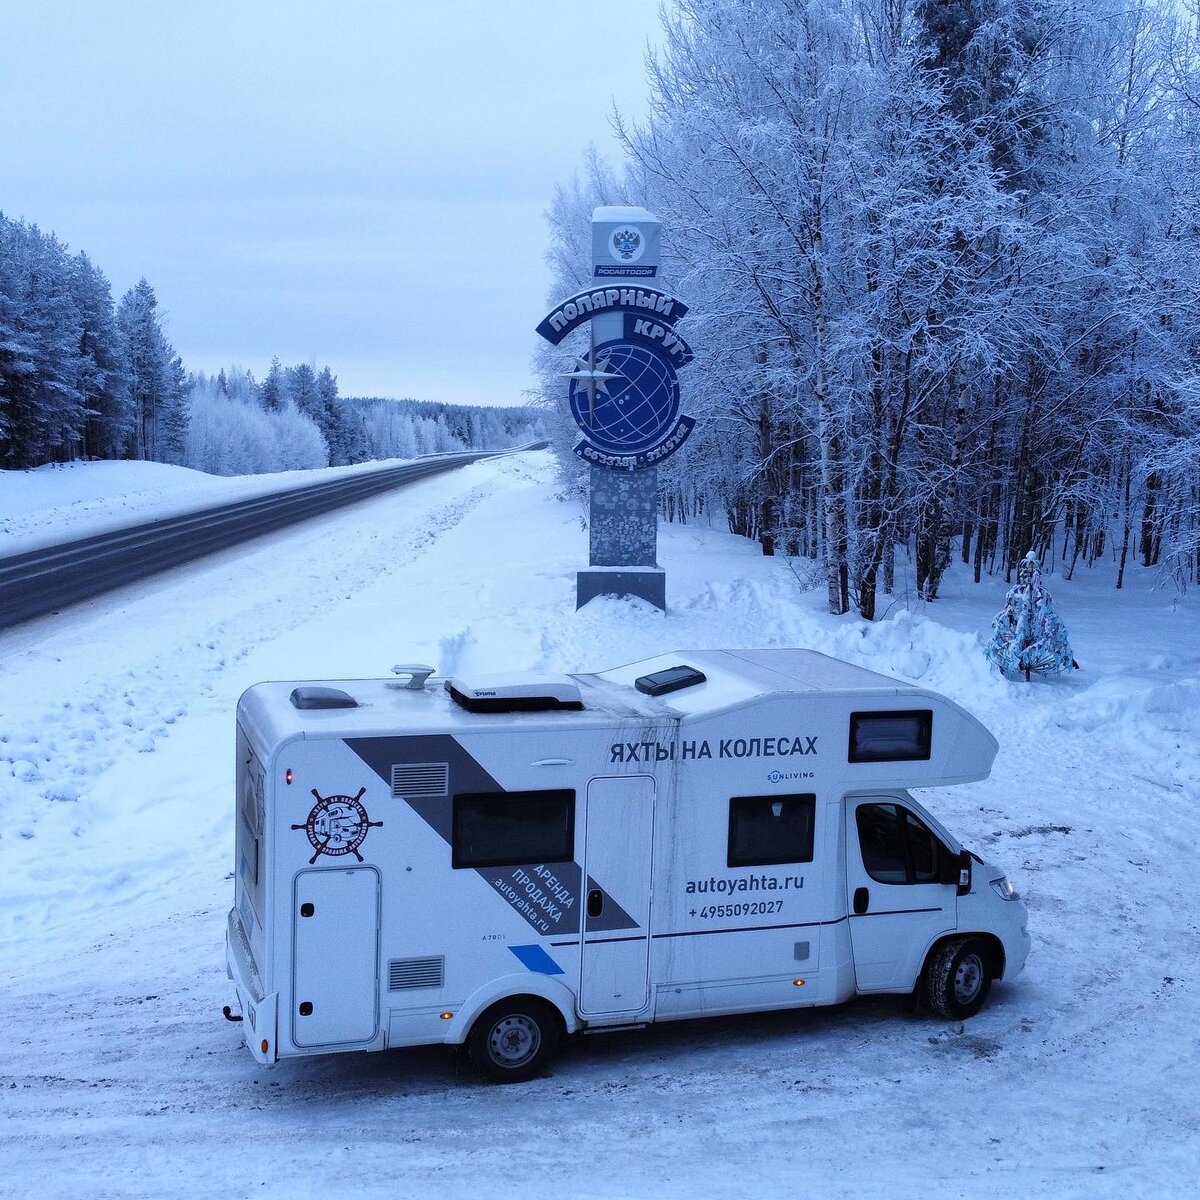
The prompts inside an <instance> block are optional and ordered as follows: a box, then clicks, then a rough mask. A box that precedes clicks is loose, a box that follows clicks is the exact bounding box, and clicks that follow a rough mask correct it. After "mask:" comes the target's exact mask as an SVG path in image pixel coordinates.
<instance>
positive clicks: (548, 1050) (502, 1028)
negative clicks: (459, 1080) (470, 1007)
mask: <svg viewBox="0 0 1200 1200" xmlns="http://www.w3.org/2000/svg"><path fill="white" fill-rule="evenodd" d="M558 1037H559V1021H558V1014H557V1013H555V1012H554V1011H553V1010H552V1009H551V1008H550V1006H549V1005H547V1004H544V1003H542V1002H541V1001H538V1000H521V999H516V1000H502V1001H501V1002H500V1003H499V1004H493V1005H492V1007H491V1008H489V1009H488V1010H487V1011H486V1012H484V1013H483V1014H481V1015H480V1017H479V1018H478V1020H476V1022H475V1024H474V1025H472V1026H471V1034H470V1036H469V1037H468V1038H467V1056H468V1057H469V1058H470V1060H471V1065H472V1066H473V1067H475V1069H476V1070H477V1071H479V1072H481V1073H482V1074H483V1075H486V1076H487V1078H488V1079H491V1080H493V1081H494V1082H496V1083H522V1082H524V1081H525V1080H526V1079H533V1078H534V1077H535V1076H536V1075H540V1074H541V1072H542V1070H543V1069H544V1068H545V1066H546V1063H547V1062H548V1061H549V1059H550V1056H551V1055H552V1054H553V1053H554V1051H555V1050H556V1049H557V1048H558Z"/></svg>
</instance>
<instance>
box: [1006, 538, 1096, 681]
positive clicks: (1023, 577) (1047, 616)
mask: <svg viewBox="0 0 1200 1200" xmlns="http://www.w3.org/2000/svg"><path fill="white" fill-rule="evenodd" d="M984 655H985V656H986V657H987V660H988V662H990V663H992V664H993V665H994V666H995V667H997V668H998V669H999V671H1000V673H1001V674H1002V675H1003V676H1004V677H1005V678H1007V679H1018V678H1020V677H1021V676H1022V675H1024V676H1025V679H1026V681H1028V680H1029V678H1030V676H1031V675H1032V673H1033V672H1034V671H1037V672H1039V673H1044V674H1048V675H1056V674H1058V673H1059V672H1060V671H1069V670H1070V669H1071V668H1072V667H1077V666H1078V665H1079V664H1078V663H1076V661H1075V659H1074V657H1073V656H1072V654H1071V643H1070V642H1069V641H1068V640H1067V627H1066V626H1065V625H1064V624H1063V623H1062V619H1061V618H1060V617H1059V615H1058V613H1057V612H1055V610H1054V599H1053V597H1052V596H1051V595H1050V593H1049V592H1048V591H1047V590H1046V587H1045V585H1044V584H1043V583H1042V572H1041V565H1040V564H1039V562H1038V560H1037V558H1036V556H1035V555H1034V554H1033V552H1032V551H1030V553H1028V554H1026V555H1025V557H1024V558H1023V559H1022V560H1021V562H1020V564H1019V565H1018V567H1017V582H1016V584H1015V586H1013V587H1011V588H1009V590H1008V595H1007V596H1005V598H1004V608H1003V609H1002V610H1001V611H1000V612H998V613H997V614H996V617H995V620H993V621H992V636H991V640H990V641H989V642H988V644H987V646H986V647H985V648H984Z"/></svg>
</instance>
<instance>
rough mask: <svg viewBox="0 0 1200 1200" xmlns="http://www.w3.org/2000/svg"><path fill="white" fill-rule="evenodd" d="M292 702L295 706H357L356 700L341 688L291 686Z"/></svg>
mask: <svg viewBox="0 0 1200 1200" xmlns="http://www.w3.org/2000/svg"><path fill="white" fill-rule="evenodd" d="M290 698H291V701H292V704H293V705H294V706H295V707H296V708H357V707H358V701H357V700H355V698H354V697H353V696H351V695H348V694H347V693H346V692H343V691H342V690H341V688H330V687H298V688H292V695H291V697H290Z"/></svg>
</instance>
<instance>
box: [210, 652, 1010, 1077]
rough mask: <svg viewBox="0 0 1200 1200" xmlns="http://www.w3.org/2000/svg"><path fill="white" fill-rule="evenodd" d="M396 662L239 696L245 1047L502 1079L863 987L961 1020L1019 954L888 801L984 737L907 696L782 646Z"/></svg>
mask: <svg viewBox="0 0 1200 1200" xmlns="http://www.w3.org/2000/svg"><path fill="white" fill-rule="evenodd" d="M394 671H395V673H396V675H395V678H393V679H385V680H349V681H338V682H329V683H323V684H312V683H262V684H257V685H256V686H254V687H252V688H250V689H249V690H248V691H247V692H246V693H245V695H244V696H243V697H242V699H241V702H240V703H239V705H238V715H237V721H238V728H237V789H238V791H237V817H236V821H237V836H236V864H235V876H236V882H235V897H234V905H233V908H232V910H231V911H230V914H229V924H228V933H227V962H228V969H229V974H230V977H231V978H232V979H233V981H234V984H235V986H236V989H237V998H238V1002H239V1006H240V1013H241V1015H242V1017H243V1018H244V1024H243V1028H244V1031H245V1034H246V1040H247V1042H248V1044H249V1046H250V1049H251V1051H252V1052H253V1054H254V1056H255V1058H257V1059H258V1060H259V1061H260V1062H263V1063H270V1062H274V1061H276V1060H278V1059H280V1058H286V1057H291V1056H295V1055H304V1054H327V1053H331V1052H334V1051H342V1050H382V1049H385V1048H387V1047H396V1046H419V1045H428V1044H433V1043H450V1044H456V1045H465V1047H466V1049H467V1052H468V1055H469V1057H470V1059H471V1061H472V1062H473V1063H474V1065H475V1066H476V1067H477V1068H478V1069H479V1070H480V1071H481V1072H483V1073H484V1074H485V1075H487V1076H488V1077H490V1078H492V1079H496V1080H502V1081H515V1080H521V1079H528V1078H530V1077H531V1076H533V1075H535V1074H536V1073H537V1072H538V1071H539V1070H540V1069H541V1068H542V1067H543V1065H544V1064H545V1062H546V1060H547V1059H548V1057H549V1056H550V1055H551V1054H552V1053H553V1051H554V1049H555V1047H556V1046H557V1044H558V1042H559V1041H560V1039H561V1038H562V1037H563V1036H564V1035H566V1034H571V1033H575V1032H577V1031H582V1030H588V1031H594V1030H603V1029H613V1028H627V1027H629V1026H635V1025H644V1024H647V1023H649V1022H652V1021H670V1020H675V1019H678V1018H684V1017H702V1016H716V1015H720V1014H728V1013H746V1012H758V1011H762V1010H766V1009H778V1008H799V1007H806V1006H812V1005H822V1004H836V1003H839V1002H840V1001H843V1000H847V999H849V998H850V997H852V996H856V995H862V994H867V993H887V992H893V993H902V994H911V995H912V996H914V998H915V999H917V1000H918V1001H920V1002H921V1003H922V1004H923V1005H924V1006H925V1007H926V1008H928V1009H930V1010H931V1011H933V1012H934V1013H936V1014H938V1015H940V1016H943V1017H948V1018H952V1019H962V1018H965V1017H969V1016H971V1015H973V1014H974V1013H975V1012H977V1011H978V1009H979V1008H980V1006H981V1005H982V1004H983V1002H984V1000H985V998H986V996H987V994H988V989H989V987H990V986H991V984H992V983H993V982H994V981H998V980H1005V981H1007V980H1010V979H1012V978H1013V977H1014V976H1015V975H1016V974H1017V973H1018V972H1020V970H1021V969H1022V967H1023V966H1024V965H1025V958H1026V955H1027V954H1028V952H1029V945H1030V942H1029V936H1028V933H1027V931H1026V913H1025V906H1024V904H1023V903H1022V902H1021V901H1020V900H1019V899H1018V897H1017V895H1016V893H1015V892H1014V891H1013V889H1012V887H1011V886H1010V884H1009V883H1008V881H1007V880H1006V879H1005V877H1004V872H1003V871H1002V870H1000V869H999V868H998V867H993V866H991V865H990V864H988V863H985V862H983V860H982V859H980V858H978V857H977V856H976V855H974V854H971V853H969V852H968V851H966V850H964V849H963V847H962V846H961V845H960V843H959V842H958V840H957V839H956V838H955V837H954V836H953V834H951V833H950V832H949V831H948V830H947V829H945V828H944V827H943V826H942V825H941V823H940V822H939V821H938V820H937V818H936V817H934V816H933V815H932V814H931V813H929V812H928V811H927V810H926V809H925V808H924V807H923V806H922V805H921V804H919V803H918V802H917V801H916V800H914V799H913V797H912V796H911V795H910V794H909V792H908V791H907V790H906V789H907V788H910V787H917V788H928V787H938V786H943V785H950V784H956V783H965V782H968V781H972V780H980V779H983V778H985V777H986V776H987V774H988V771H989V770H990V768H991V764H992V760H993V758H994V757H995V754H996V749H997V746H996V742H995V740H994V739H993V738H992V736H991V735H990V734H989V733H988V731H987V730H986V729H985V728H984V727H983V726H982V725H981V724H980V723H979V722H978V721H976V720H975V719H974V718H973V717H971V716H970V714H968V713H967V712H965V711H964V710H963V709H961V708H959V707H958V706H957V705H955V704H953V703H952V702H950V701H949V700H947V699H946V698H945V697H943V696H940V695H938V694H937V693H935V692H931V691H926V690H924V689H922V688H918V687H913V686H910V685H908V684H904V683H901V682H898V681H897V680H894V679H889V678H887V677H886V676H883V675H878V674H875V673H874V672H871V671H867V670H864V669H862V668H860V667H855V666H851V665H849V664H847V663H844V662H839V661H837V660H836V659H832V658H829V657H826V656H825V655H822V654H817V653H815V652H813V651H808V650H728V651H704V652H696V653H685V654H665V655H662V656H660V657H657V658H654V659H651V660H649V661H646V662H640V663H634V664H631V665H629V666H624V667H619V668H617V669H615V670H611V671H603V672H601V673H599V674H594V675H562V676H533V675H511V676H500V677H491V678H477V679H450V680H445V681H443V680H435V679H432V678H430V676H431V674H432V671H431V668H428V667H397V668H394ZM227 1015H230V1016H233V1014H231V1013H230V1012H229V1011H228V1010H227ZM233 1019H237V1018H236V1016H233Z"/></svg>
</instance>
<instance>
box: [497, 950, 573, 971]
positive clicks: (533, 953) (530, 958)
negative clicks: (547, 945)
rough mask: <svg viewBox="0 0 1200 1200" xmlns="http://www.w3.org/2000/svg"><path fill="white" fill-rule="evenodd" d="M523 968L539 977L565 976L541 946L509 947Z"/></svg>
mask: <svg viewBox="0 0 1200 1200" xmlns="http://www.w3.org/2000/svg"><path fill="white" fill-rule="evenodd" d="M509 949H510V950H511V951H512V952H513V953H514V954H515V955H516V956H517V958H518V959H520V961H521V965H522V966H523V967H528V968H529V970H531V971H536V972H537V973H538V974H539V975H565V974H566V972H565V971H564V970H563V969H562V967H560V966H559V965H558V963H556V962H555V961H554V959H552V958H551V957H550V955H548V954H547V953H546V952H545V950H543V949H542V948H541V946H509Z"/></svg>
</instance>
